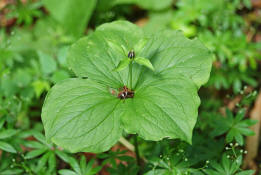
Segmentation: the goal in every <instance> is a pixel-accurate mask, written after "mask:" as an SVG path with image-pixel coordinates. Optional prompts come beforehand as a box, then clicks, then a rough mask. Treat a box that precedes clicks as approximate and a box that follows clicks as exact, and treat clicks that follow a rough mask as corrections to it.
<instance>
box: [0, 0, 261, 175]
mask: <svg viewBox="0 0 261 175" xmlns="http://www.w3.org/2000/svg"><path fill="white" fill-rule="evenodd" d="M119 19H126V20H129V21H131V22H133V23H135V24H137V25H138V26H140V27H141V28H143V29H144V30H145V31H146V32H148V33H156V32H160V31H161V30H164V29H168V30H182V31H183V33H184V35H185V36H187V37H189V38H191V39H193V38H195V37H197V38H199V39H200V40H201V41H202V42H203V43H204V44H205V45H206V46H207V47H208V48H209V50H210V51H211V52H212V53H213V55H214V57H215V58H214V63H213V69H212V72H211V77H210V80H209V82H208V83H207V84H206V85H205V86H204V87H203V88H201V90H200V97H201V101H202V102H201V103H202V104H201V107H200V111H199V118H198V122H197V125H196V128H195V131H194V136H193V144H192V145H188V144H186V143H183V142H181V141H179V140H163V141H159V142H149V141H144V140H142V139H139V144H140V146H141V148H140V149H141V150H140V151H141V156H142V157H143V165H144V166H143V167H142V172H143V174H148V175H150V174H157V175H158V174H159V175H161V174H162V175H163V174H164V175H165V174H173V175H183V174H184V175H185V174H195V175H204V174H207V175H252V174H253V172H254V171H255V172H256V173H257V174H258V173H259V172H258V169H259V167H260V165H261V164H260V163H261V159H260V157H261V156H259V158H258V155H255V156H256V157H257V158H256V159H255V160H254V165H253V166H249V164H248V162H247V163H245V165H246V166H245V167H247V168H248V169H253V170H254V171H247V170H246V171H245V170H242V169H241V168H240V167H241V165H242V164H243V157H244V155H246V154H247V151H248V150H247V151H246V148H245V143H246V142H245V136H249V135H253V131H251V130H249V129H248V127H249V126H251V125H253V124H255V123H256V122H255V121H251V120H249V119H247V118H248V117H249V116H250V115H249V114H250V111H251V110H252V109H253V106H254V103H255V100H256V99H257V98H256V97H257V95H258V91H259V89H260V85H261V71H260V70H261V69H260V68H261V1H259V0H252V1H251V0H211V1H210V0H110V1H109V0H63V1H61V0H0V150H1V151H0V175H7V174H10V175H16V174H29V175H34V174H36V175H49V174H50V175H53V174H61V175H76V174H77V175H91V174H101V175H107V174H119V175H124V174H126V175H132V174H136V173H137V171H138V166H137V165H136V161H135V158H134V152H133V150H130V149H128V148H126V145H124V144H122V143H118V144H116V145H115V146H114V147H113V148H112V149H111V150H110V151H108V152H106V153H102V154H89V153H77V154H70V153H68V152H67V151H66V150H63V149H62V148H59V147H56V146H55V145H52V144H50V143H47V142H46V141H45V137H44V133H43V126H42V123H41V118H40V115H41V107H42V104H43V100H44V98H45V96H46V93H47V92H48V90H49V89H50V87H51V86H53V85H54V84H55V83H57V82H59V81H61V80H63V79H66V78H68V77H74V74H73V72H71V71H70V70H68V68H67V66H66V55H67V50H68V48H69V47H70V45H71V44H72V43H74V42H75V41H77V40H78V39H79V38H81V37H83V36H85V35H88V34H90V33H92V32H93V30H95V28H96V27H97V26H99V25H100V24H103V23H106V22H111V21H114V20H119ZM242 110H243V111H244V115H243V116H242V114H241V113H240V111H242ZM240 115H241V116H240ZM260 115H261V114H260ZM224 116H226V117H224ZM244 117H245V118H244ZM260 118H261V117H260ZM125 138H126V141H127V142H128V143H129V144H132V143H133V138H132V137H131V136H129V135H126V137H125ZM256 142H259V141H258V140H256ZM259 154H260V153H259ZM260 174H261V173H260Z"/></svg>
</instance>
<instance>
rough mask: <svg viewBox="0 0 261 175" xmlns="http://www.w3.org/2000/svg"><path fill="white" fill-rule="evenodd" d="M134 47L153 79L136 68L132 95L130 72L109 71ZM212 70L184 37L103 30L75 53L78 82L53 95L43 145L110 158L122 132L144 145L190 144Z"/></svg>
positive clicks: (116, 26) (112, 26) (111, 26)
mask: <svg viewBox="0 0 261 175" xmlns="http://www.w3.org/2000/svg"><path fill="white" fill-rule="evenodd" d="M145 38H146V39H145ZM144 40H146V42H143V41H144ZM139 43H142V44H139ZM117 45H118V46H119V47H118V46H117ZM140 45H144V46H143V47H142V48H140ZM137 47H138V48H139V52H138V53H135V54H137V55H136V57H135V58H139V57H142V58H146V59H148V61H149V62H150V63H151V66H153V67H154V71H151V70H149V69H148V68H147V67H145V66H142V65H139V64H133V68H132V77H133V78H132V85H133V86H132V87H130V81H128V77H129V75H128V72H129V70H128V69H124V70H122V71H120V72H117V71H112V70H113V69H115V68H116V67H117V65H118V64H119V63H120V61H121V60H122V58H124V57H126V53H125V51H122V49H121V48H124V49H123V50H127V51H131V50H133V49H135V48H137ZM134 52H135V50H134ZM135 58H134V60H135ZM211 63H212V57H211V55H210V53H209V51H208V50H207V49H206V48H205V47H204V46H203V45H202V44H201V42H199V41H198V40H197V39H194V40H189V39H187V38H185V37H184V36H183V34H182V33H181V32H178V31H162V32H160V33H157V34H154V35H146V34H144V33H143V31H142V30H141V29H140V28H138V27H137V26H136V25H134V24H131V23H129V22H126V21H116V22H112V23H107V24H104V25H102V26H100V27H98V28H97V29H96V31H95V32H93V33H92V34H90V35H88V36H87V37H85V38H82V39H80V40H79V41H77V42H76V43H75V44H74V45H73V46H72V47H71V49H70V51H69V56H68V64H69V66H70V68H71V69H72V70H73V71H74V72H75V74H76V76H78V77H79V78H75V79H68V80H64V81H62V82H59V83H58V84H56V85H55V86H54V87H53V88H52V89H51V90H50V91H49V93H48V95H47V97H46V100H45V103H44V106H43V111H42V120H43V124H44V128H45V132H46V137H47V138H48V139H49V140H51V141H53V142H54V143H56V144H57V145H59V146H61V147H64V148H66V149H68V150H70V151H72V152H78V151H87V152H102V151H105V150H108V149H109V148H110V147H111V146H112V145H113V144H114V143H116V142H117V140H118V139H119V137H120V136H121V134H122V131H123V130H125V131H126V132H128V133H133V134H134V133H137V134H138V135H139V136H141V137H142V138H144V139H147V140H160V139H162V138H165V137H168V138H180V139H182V140H185V141H187V142H189V143H191V139H192V131H193V128H194V125H195V123H196V119H197V110H198V106H199V104H200V99H199V97H198V95H197V91H198V89H199V87H200V86H201V85H202V84H204V83H206V82H207V80H208V78H209V74H210V70H211ZM81 77H88V79H81ZM130 89H131V91H130ZM124 93H125V95H126V94H127V95H126V96H124V95H123V96H124V98H120V97H121V95H122V94H124ZM125 97H126V98H125Z"/></svg>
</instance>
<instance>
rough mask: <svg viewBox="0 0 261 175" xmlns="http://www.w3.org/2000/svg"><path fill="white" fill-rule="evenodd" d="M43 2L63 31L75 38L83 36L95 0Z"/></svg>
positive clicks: (54, 0)
mask: <svg viewBox="0 0 261 175" xmlns="http://www.w3.org/2000/svg"><path fill="white" fill-rule="evenodd" d="M43 2H44V5H45V6H46V8H47V9H48V10H49V11H50V14H51V15H52V16H53V17H54V18H55V19H56V20H57V21H58V22H60V23H61V24H62V26H63V27H64V28H65V30H66V31H67V32H69V33H71V34H73V35H74V36H76V37H79V36H81V35H82V34H83V32H84V30H85V28H86V25H87V24H88V21H89V19H90V17H91V15H92V12H93V10H94V8H95V5H96V0H63V1H60V0H44V1H43Z"/></svg>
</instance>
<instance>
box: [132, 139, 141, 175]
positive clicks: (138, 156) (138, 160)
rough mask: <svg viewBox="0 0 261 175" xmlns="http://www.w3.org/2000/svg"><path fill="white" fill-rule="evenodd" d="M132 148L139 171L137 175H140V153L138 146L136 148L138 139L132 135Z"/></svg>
mask: <svg viewBox="0 0 261 175" xmlns="http://www.w3.org/2000/svg"><path fill="white" fill-rule="evenodd" d="M134 147H135V154H136V160H137V165H138V166H139V168H140V169H139V171H138V173H137V174H138V175H140V174H141V171H140V170H141V167H142V165H141V159H140V153H139V146H138V137H137V135H134Z"/></svg>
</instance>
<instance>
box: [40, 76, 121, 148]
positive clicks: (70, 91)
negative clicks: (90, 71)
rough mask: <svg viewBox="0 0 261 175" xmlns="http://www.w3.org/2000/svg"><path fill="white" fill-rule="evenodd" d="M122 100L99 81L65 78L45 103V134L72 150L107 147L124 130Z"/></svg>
mask: <svg viewBox="0 0 261 175" xmlns="http://www.w3.org/2000/svg"><path fill="white" fill-rule="evenodd" d="M119 104H120V101H119V100H118V99H117V98H115V97H114V96H112V95H111V94H110V93H109V89H108V87H106V86H104V85H102V84H100V83H96V82H94V81H92V80H86V79H68V80H64V81H62V82H60V83H58V84H56V85H55V86H54V87H53V88H52V89H51V90H50V92H49V93H48V96H47V98H46V101H45V103H44V107H43V111H42V120H43V124H44V128H45V134H46V137H47V139H51V140H52V141H53V142H54V143H56V144H57V145H61V146H62V147H64V148H66V149H68V150H70V151H71V152H77V151H90V152H100V151H106V150H107V149H109V148H110V147H111V146H112V145H113V144H114V143H115V142H116V141H117V140H118V139H119V138H120V136H121V134H122V129H121V126H120V121H119V120H120V118H119V117H120V114H121V108H119V106H120V105H119Z"/></svg>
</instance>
